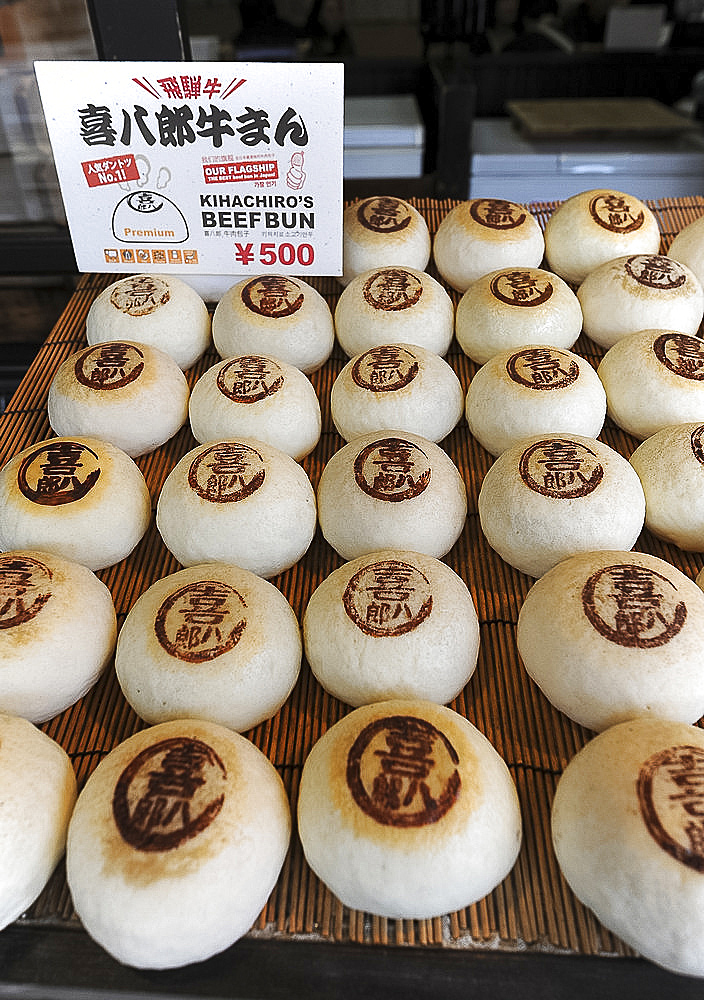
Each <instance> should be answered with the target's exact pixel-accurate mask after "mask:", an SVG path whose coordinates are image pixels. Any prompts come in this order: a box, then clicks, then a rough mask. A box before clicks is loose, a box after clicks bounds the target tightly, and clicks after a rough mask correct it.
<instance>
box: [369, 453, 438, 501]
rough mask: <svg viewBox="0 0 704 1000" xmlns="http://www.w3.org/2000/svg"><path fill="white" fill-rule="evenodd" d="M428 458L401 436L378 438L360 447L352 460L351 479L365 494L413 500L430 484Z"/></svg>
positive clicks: (386, 498) (378, 497)
mask: <svg viewBox="0 0 704 1000" xmlns="http://www.w3.org/2000/svg"><path fill="white" fill-rule="evenodd" d="M430 476H431V468H430V463H429V462H428V458H427V456H426V454H425V452H424V451H422V450H421V449H420V448H419V447H418V445H415V444H413V443H412V442H411V441H405V440H404V439H403V438H396V437H390V438H381V439H380V440H379V441H373V442H372V443H371V444H368V445H367V446H366V448H363V449H362V450H361V451H360V452H359V454H358V455H357V457H356V459H355V461H354V478H355V480H356V482H357V485H358V486H359V488H360V489H361V490H363V492H364V493H366V494H367V495H368V496H370V497H374V499H375V500H388V501H391V502H393V503H397V502H400V501H401V500H412V499H413V497H417V496H419V495H420V494H421V493H422V492H423V490H425V489H426V487H427V486H428V484H429V483H430Z"/></svg>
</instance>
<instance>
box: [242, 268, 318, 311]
mask: <svg viewBox="0 0 704 1000" xmlns="http://www.w3.org/2000/svg"><path fill="white" fill-rule="evenodd" d="M241 296H242V302H243V303H244V304H245V306H246V307H247V309H249V310H250V312H253V313H257V315H258V316H266V317H267V319H285V318H286V317H287V316H293V314H294V313H296V312H298V310H299V309H300V308H301V306H302V305H303V301H304V299H305V295H304V293H303V289H302V288H301V286H300V285H299V284H298V283H297V282H295V281H294V280H293V278H287V277H285V276H284V275H281V274H266V275H263V276H262V277H260V278H252V280H251V281H248V282H247V284H246V285H245V286H244V288H243V289H242V292H241Z"/></svg>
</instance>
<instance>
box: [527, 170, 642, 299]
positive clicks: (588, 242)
mask: <svg viewBox="0 0 704 1000" xmlns="http://www.w3.org/2000/svg"><path fill="white" fill-rule="evenodd" d="M659 250H660V229H659V227H658V221H657V219H656V218H655V215H654V214H653V212H652V211H651V210H650V209H649V208H648V206H647V205H646V204H645V202H644V201H641V200H640V199H639V198H636V197H634V196H633V195H632V194H625V193H624V192H623V191H614V190H612V189H610V188H594V189H592V190H589V191H582V192H580V193H579V194H575V195H572V197H571V198H568V199H567V200H566V201H563V202H562V203H561V204H560V205H558V207H557V208H556V209H555V211H554V212H553V213H552V215H551V216H550V218H549V219H548V221H547V223H546V224H545V257H546V260H547V265H548V267H549V268H550V270H551V271H554V272H555V273H556V274H559V275H560V277H561V278H564V279H565V281H569V282H570V283H571V284H575V285H578V284H580V283H581V282H582V281H584V279H585V278H586V277H587V275H588V274H589V272H590V271H593V270H594V269H595V268H596V267H599V265H600V264H603V263H605V262H606V261H607V260H613V259H614V258H615V257H623V256H625V255H626V254H656V253H658V252H659Z"/></svg>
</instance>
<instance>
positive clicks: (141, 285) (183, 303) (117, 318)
mask: <svg viewBox="0 0 704 1000" xmlns="http://www.w3.org/2000/svg"><path fill="white" fill-rule="evenodd" d="M86 337H87V339H88V343H89V344H90V345H91V346H93V345H95V344H101V343H103V342H104V341H113V340H127V341H130V342H132V341H134V342H136V343H138V344H149V345H150V346H151V347H157V348H159V349H160V350H162V351H164V352H165V353H166V354H169V355H171V357H172V358H173V359H174V361H175V362H176V363H177V364H178V365H179V367H180V368H183V369H184V370H185V369H186V368H191V367H192V366H193V365H194V364H195V363H196V361H198V360H199V359H200V358H201V357H202V356H203V355H204V354H205V352H206V351H207V350H208V348H209V347H210V345H211V343H212V341H211V331H210V313H209V312H208V308H207V306H206V304H205V302H204V301H203V299H202V298H201V297H200V295H199V294H198V292H196V291H195V290H194V289H193V288H191V286H190V285H187V284H186V282H185V281H182V280H181V279H180V278H176V277H174V276H173V275H163V274H133V275H130V276H129V277H127V278H120V280H119V281H116V282H114V284H112V285H109V286H108V287H107V288H105V289H104V290H103V291H102V292H101V293H100V294H99V295H98V296H97V298H96V299H94V301H93V302H92V304H91V306H90V309H89V310H88V315H87V316H86Z"/></svg>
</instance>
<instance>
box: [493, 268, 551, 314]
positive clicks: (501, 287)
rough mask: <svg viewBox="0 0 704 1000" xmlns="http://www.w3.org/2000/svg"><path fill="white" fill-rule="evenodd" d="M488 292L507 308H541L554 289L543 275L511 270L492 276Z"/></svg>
mask: <svg viewBox="0 0 704 1000" xmlns="http://www.w3.org/2000/svg"><path fill="white" fill-rule="evenodd" d="M489 290H490V291H491V294H492V295H493V296H494V298H495V299H498V300H499V302H503V303H504V304H505V305H507V306H542V305H543V303H544V302H547V301H548V299H550V298H551V297H552V294H553V292H554V290H555V289H554V287H553V283H552V281H551V280H550V278H549V276H548V275H547V274H545V273H542V272H540V271H535V270H534V271H530V270H527V271H525V270H523V271H522V270H516V269H515V268H512V269H511V270H510V271H502V272H501V273H500V274H496V275H494V277H493V278H492V279H491V281H490V283H489Z"/></svg>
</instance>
